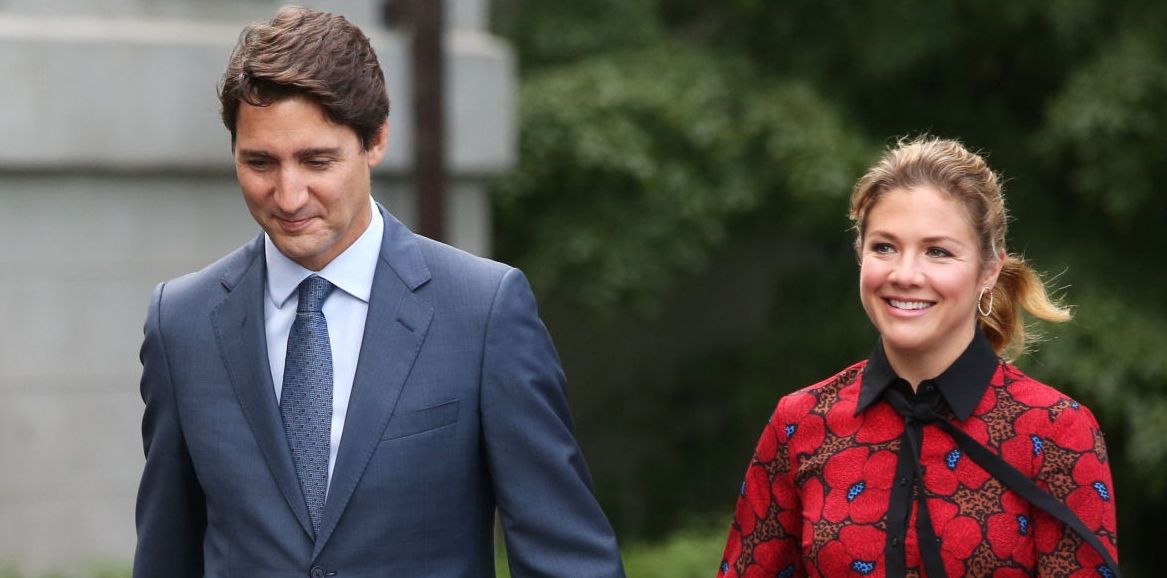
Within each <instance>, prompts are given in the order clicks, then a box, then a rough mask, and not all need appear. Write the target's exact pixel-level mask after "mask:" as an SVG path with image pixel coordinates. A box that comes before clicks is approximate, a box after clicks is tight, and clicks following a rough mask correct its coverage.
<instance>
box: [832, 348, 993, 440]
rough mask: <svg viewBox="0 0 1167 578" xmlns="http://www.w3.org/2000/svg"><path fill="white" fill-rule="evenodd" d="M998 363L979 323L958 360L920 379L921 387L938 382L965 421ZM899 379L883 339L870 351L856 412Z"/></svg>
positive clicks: (940, 389)
mask: <svg viewBox="0 0 1167 578" xmlns="http://www.w3.org/2000/svg"><path fill="white" fill-rule="evenodd" d="M998 364H1000V360H999V359H998V358H997V353H996V352H994V351H993V347H992V346H991V345H989V340H988V339H987V338H986V337H985V335H984V333H982V332H981V330H980V328H979V327H978V328H977V330H976V334H975V335H973V339H972V342H971V343H969V344H968V347H966V348H965V350H964V353H961V354H960V357H957V358H956V361H954V362H952V365H950V366H948V369H945V370H944V371H943V372H942V373H941V374H940V375H938V376H936V377H934V378H932V379H926V380H924V381H923V382H921V383H920V387H925V386H926V385H928V384H929V382H930V383H932V384H935V387H936V389H938V390H939V391H940V394H941V396H943V398H944V401H946V402H948V407H950V408H951V409H952V413H953V414H955V415H956V417H957V418H958V419H960V421H964V420H966V419H968V417H969V416H970V415H972V412H973V410H975V409H976V408H977V405H979V404H980V402H981V398H982V397H984V395H985V390H987V389H988V388H989V380H991V379H992V378H993V374H994V373H996V371H997V366H998ZM897 381H903V380H902V379H901V378H900V376H898V375H896V373H895V371H894V370H893V369H892V368H891V363H889V362H888V360H887V355H886V354H885V353H884V351H883V340H882V339H881V340H880V341H879V342H878V343H877V344H876V346H875V351H873V352H871V357H870V358H868V359H867V366H866V367H864V368H863V382H862V383H861V385H860V386H859V403H858V404H857V405H856V407H855V415H859V414H860V413H861V412H862V411H863V410H865V409H867V408H868V406H870V405H871V404H873V403H875V401H876V400H878V399H879V397H880V395H882V394H883V392H884V390H886V389H887V388H888V387H890V386H891V385H892V384H894V383H896V382H897ZM905 383H906V382H905Z"/></svg>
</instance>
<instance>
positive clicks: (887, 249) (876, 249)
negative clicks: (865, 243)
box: [871, 243, 894, 254]
mask: <svg viewBox="0 0 1167 578" xmlns="http://www.w3.org/2000/svg"><path fill="white" fill-rule="evenodd" d="M893 250H894V248H893V247H892V246H891V244H890V243H875V244H873V245H871V252H873V253H879V254H886V253H891V252H892V251H893Z"/></svg>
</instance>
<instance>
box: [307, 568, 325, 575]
mask: <svg viewBox="0 0 1167 578" xmlns="http://www.w3.org/2000/svg"><path fill="white" fill-rule="evenodd" d="M308 575H309V576H311V577H312V578H324V568H321V567H320V566H313V567H312V569H311V570H309V571H308Z"/></svg>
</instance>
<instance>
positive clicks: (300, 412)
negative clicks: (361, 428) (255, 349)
mask: <svg viewBox="0 0 1167 578" xmlns="http://www.w3.org/2000/svg"><path fill="white" fill-rule="evenodd" d="M333 288H334V287H333V285H332V283H329V282H328V281H327V280H325V279H324V278H322V277H317V276H316V275H312V276H311V277H308V278H307V279H305V280H304V281H303V282H301V283H300V288H299V294H300V303H299V305H297V307H296V321H295V322H293V323H292V331H291V332H290V333H289V334H288V355H287V358H286V360H285V363H284V385H283V390H282V391H281V393H280V416H282V417H283V421H284V431H285V432H287V434H288V442H289V443H290V444H291V446H292V459H293V461H294V463H295V465H296V475H297V476H298V477H299V478H300V487H301V488H303V490H304V499H305V501H307V503H308V515H309V516H311V518H312V530H313V532H315V533H316V534H317V535H319V534H320V520H321V518H322V517H323V515H324V499H325V496H326V494H327V490H328V452H329V443H330V441H331V432H332V349H331V347H330V346H329V342H328V322H327V321H326V320H325V319H324V313H323V312H321V310H320V308H321V307H322V306H323V305H324V300H325V299H327V298H328V294H329V293H332V290H333Z"/></svg>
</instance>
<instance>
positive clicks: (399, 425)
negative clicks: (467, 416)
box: [381, 399, 458, 441]
mask: <svg viewBox="0 0 1167 578" xmlns="http://www.w3.org/2000/svg"><path fill="white" fill-rule="evenodd" d="M456 421H458V400H456V399H453V400H450V401H447V402H445V403H442V404H440V405H435V406H433V407H427V408H424V409H416V410H412V411H408V412H405V413H397V414H395V415H394V416H393V417H392V418H390V419H389V424H388V425H387V426H385V433H383V434H381V441H388V440H395V439H398V438H403V437H406V436H411V435H417V434H419V433H425V432H427V431H430V430H434V429H438V428H440V427H442V426H445V425H450V424H452V423H454V422H456Z"/></svg>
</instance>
